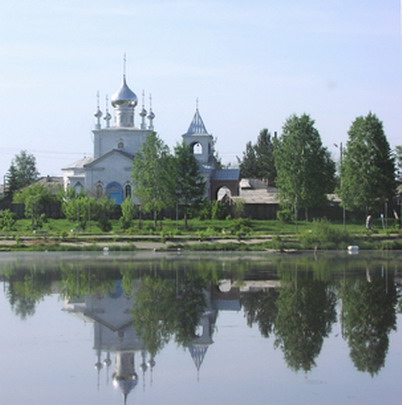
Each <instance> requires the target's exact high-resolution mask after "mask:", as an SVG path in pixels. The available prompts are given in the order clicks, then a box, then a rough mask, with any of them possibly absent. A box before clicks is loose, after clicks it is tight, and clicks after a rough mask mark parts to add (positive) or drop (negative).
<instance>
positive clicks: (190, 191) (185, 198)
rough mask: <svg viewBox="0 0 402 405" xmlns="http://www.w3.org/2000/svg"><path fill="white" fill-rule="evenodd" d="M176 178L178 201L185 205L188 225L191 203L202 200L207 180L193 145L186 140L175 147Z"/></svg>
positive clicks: (185, 220) (185, 222)
mask: <svg viewBox="0 0 402 405" xmlns="http://www.w3.org/2000/svg"><path fill="white" fill-rule="evenodd" d="M173 167H174V173H173V176H174V179H175V185H176V188H175V191H176V201H177V203H178V204H179V205H181V206H182V207H183V210H184V224H185V227H186V228H187V227H188V209H189V208H190V206H191V205H197V204H199V203H200V202H201V200H202V199H203V197H204V192H205V182H204V179H203V177H202V175H201V173H200V171H199V167H198V163H197V159H196V158H195V156H194V155H193V153H192V151H191V147H190V146H188V145H187V144H185V143H184V142H183V143H181V144H178V145H177V146H176V147H175V149H174V159H173Z"/></svg>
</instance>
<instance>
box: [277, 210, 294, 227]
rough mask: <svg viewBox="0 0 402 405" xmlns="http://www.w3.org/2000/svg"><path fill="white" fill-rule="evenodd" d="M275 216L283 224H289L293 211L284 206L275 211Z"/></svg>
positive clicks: (292, 217) (291, 220)
mask: <svg viewBox="0 0 402 405" xmlns="http://www.w3.org/2000/svg"><path fill="white" fill-rule="evenodd" d="M276 217H277V218H278V220H279V221H281V222H283V223H285V224H289V223H291V222H293V219H294V213H293V211H292V210H291V209H289V208H284V209H282V210H280V211H278V212H277V213H276Z"/></svg>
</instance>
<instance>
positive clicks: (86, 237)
mask: <svg viewBox="0 0 402 405" xmlns="http://www.w3.org/2000/svg"><path fill="white" fill-rule="evenodd" d="M306 235H307V236H306ZM314 235H315V234H314V231H311V232H308V233H307V234H306V233H302V234H298V233H293V234H282V235H268V234H266V235H261V234H259V235H249V236H246V237H233V236H232V235H227V236H222V235H219V236H217V235H215V236H214V235H210V236H202V235H201V236H200V235H199V234H187V235H170V236H169V235H164V234H161V235H127V234H76V233H74V234H73V233H72V234H69V235H67V236H66V235H64V236H59V235H51V234H47V233H40V234H36V235H17V236H15V235H4V234H3V235H0V251H100V250H109V251H134V250H145V251H147V250H148V251H155V250H157V251H298V250H306V249H307V250H319V249H325V250H335V249H336V250H339V249H346V248H347V246H349V245H355V246H359V249H362V250H402V236H401V235H400V234H398V233H389V234H361V233H359V234H348V235H347V238H345V240H339V235H335V236H334V235H332V236H331V235H327V237H326V239H325V238H324V237H321V239H320V238H319V237H316V238H315V237H313V236H314ZM331 237H332V239H333V240H331ZM309 239H310V240H309Z"/></svg>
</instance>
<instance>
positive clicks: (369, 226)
mask: <svg viewBox="0 0 402 405" xmlns="http://www.w3.org/2000/svg"><path fill="white" fill-rule="evenodd" d="M366 228H367V229H371V215H367V218H366Z"/></svg>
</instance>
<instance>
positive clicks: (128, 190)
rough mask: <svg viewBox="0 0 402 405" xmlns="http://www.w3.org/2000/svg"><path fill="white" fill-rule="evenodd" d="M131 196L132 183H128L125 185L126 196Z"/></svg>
mask: <svg viewBox="0 0 402 405" xmlns="http://www.w3.org/2000/svg"><path fill="white" fill-rule="evenodd" d="M127 197H131V185H130V184H126V186H125V187H124V198H127Z"/></svg>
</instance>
